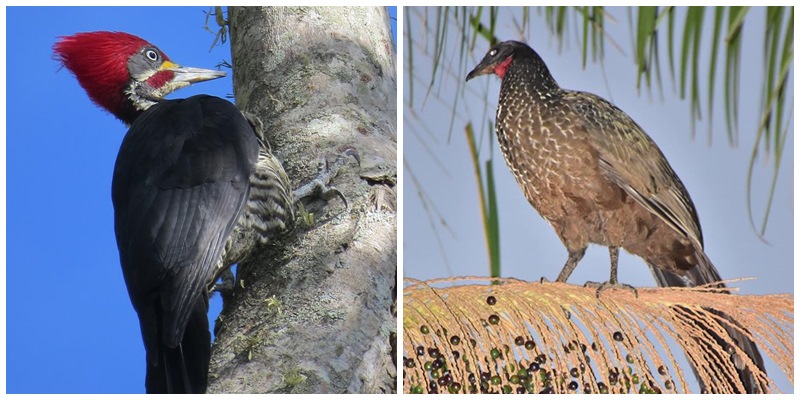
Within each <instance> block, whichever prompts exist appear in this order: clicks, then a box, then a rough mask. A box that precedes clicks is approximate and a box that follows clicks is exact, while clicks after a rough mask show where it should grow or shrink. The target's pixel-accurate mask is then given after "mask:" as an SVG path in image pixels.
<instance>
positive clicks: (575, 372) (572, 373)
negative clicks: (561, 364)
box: [569, 367, 580, 390]
mask: <svg viewBox="0 0 800 400" xmlns="http://www.w3.org/2000/svg"><path fill="white" fill-rule="evenodd" d="M569 375H570V376H571V377H573V378H577V377H578V376H580V374H578V369H577V368H575V367H573V368H572V369H570V370H569ZM575 389H577V388H575ZM575 389H572V390H575Z"/></svg>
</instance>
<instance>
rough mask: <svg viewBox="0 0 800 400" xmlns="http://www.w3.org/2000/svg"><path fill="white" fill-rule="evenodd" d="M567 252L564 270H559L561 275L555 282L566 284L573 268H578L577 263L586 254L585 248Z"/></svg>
mask: <svg viewBox="0 0 800 400" xmlns="http://www.w3.org/2000/svg"><path fill="white" fill-rule="evenodd" d="M567 251H568V252H569V255H568V256H567V262H566V263H565V264H564V268H561V273H559V274H558V278H556V282H566V281H567V279H569V276H570V275H572V271H574V270H575V267H577V266H578V263H579V262H580V261H581V259H582V258H583V255H584V254H586V247H584V248H582V249H578V250H567ZM542 280H544V279H542Z"/></svg>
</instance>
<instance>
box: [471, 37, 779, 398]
mask: <svg viewBox="0 0 800 400" xmlns="http://www.w3.org/2000/svg"><path fill="white" fill-rule="evenodd" d="M490 73H494V74H496V75H498V76H499V77H500V78H501V79H502V84H501V87H500V100H499V102H498V108H497V129H496V132H497V138H498V141H499V143H500V148H501V150H502V152H503V156H504V158H505V160H506V162H507V164H508V166H509V167H510V169H511V171H512V173H513V174H514V177H515V178H516V180H517V183H519V185H520V187H521V189H522V191H523V193H524V195H525V197H526V198H527V199H528V201H529V202H530V203H531V205H532V206H533V207H534V208H535V209H536V210H537V211H538V212H539V214H541V215H542V217H544V218H545V219H546V220H547V221H548V222H549V223H550V225H551V226H552V227H553V229H554V230H555V231H556V233H557V234H558V235H559V238H560V239H561V241H562V242H563V243H564V245H565V247H566V248H567V251H568V253H569V256H568V259H567V262H566V263H565V265H564V268H563V269H562V271H561V273H560V274H559V276H558V279H557V280H558V281H561V282H565V281H566V280H567V279H568V278H569V276H570V274H571V273H572V271H573V270H574V269H575V267H576V266H577V264H578V262H579V261H580V260H581V258H582V257H583V255H584V253H585V251H586V248H587V246H588V245H589V243H596V244H600V245H603V246H607V247H609V250H610V254H611V279H610V281H609V282H611V283H617V282H616V279H617V256H618V252H619V248H624V249H626V250H627V251H629V252H630V253H632V254H635V255H638V256H640V257H642V258H643V259H644V260H645V261H646V262H647V264H648V265H649V266H650V269H651V271H652V272H653V275H654V276H655V278H656V281H657V282H658V284H659V286H696V285H704V284H709V283H713V282H718V281H719V280H721V278H720V275H719V273H718V272H717V270H716V268H715V267H714V265H713V264H712V263H711V261H710V260H709V259H708V256H707V255H706V254H705V251H704V250H703V235H702V232H701V229H700V222H699V220H698V217H697V212H696V211H695V207H694V205H693V203H692V200H691V198H690V197H689V193H688V192H687V190H686V188H685V187H684V185H683V183H682V182H681V181H680V179H679V178H678V176H677V175H676V174H675V172H674V171H673V169H672V168H671V167H670V165H669V163H668V162H667V160H666V158H665V157H664V155H663V154H662V153H661V151H660V150H659V148H658V146H656V144H655V143H654V142H653V140H652V139H651V138H650V137H649V136H648V135H647V134H646V133H645V132H644V130H642V128H641V127H639V125H637V124H636V122H634V121H633V120H632V119H631V118H630V117H629V116H628V115H626V114H625V113H624V112H623V111H622V110H620V109H619V108H617V107H615V106H614V105H613V104H611V103H609V102H608V101H606V100H604V99H602V98H600V97H598V96H595V95H593V94H591V93H585V92H578V91H572V90H565V89H562V88H561V87H559V86H558V84H557V83H556V81H555V79H553V77H552V75H551V74H550V71H549V70H548V68H547V66H546V65H545V63H544V61H543V60H542V59H541V57H539V55H538V54H536V52H535V51H533V49H531V48H530V47H528V46H527V45H526V44H524V43H520V42H515V41H508V42H503V43H499V44H497V45H495V46H493V47H492V48H491V49H490V50H489V52H488V53H487V54H486V56H485V57H484V58H483V60H482V61H481V62H480V63H479V64H478V65H477V66H476V67H475V69H473V70H472V71H471V72H470V73H469V74H468V75H467V80H470V79H471V78H473V77H475V76H478V75H484V74H490ZM719 286H720V287H724V285H723V284H719ZM723 317H724V316H723ZM728 333H729V334H730V336H731V337H732V338H733V339H734V340H735V341H736V344H738V346H739V347H740V348H741V349H742V350H743V351H744V353H745V354H746V355H747V356H749V357H750V359H751V360H752V361H753V363H754V364H755V365H756V366H757V367H758V368H760V369H761V370H763V368H764V366H763V360H762V359H761V355H760V353H759V352H758V349H757V348H756V346H755V344H754V343H753V342H752V341H751V340H749V339H748V338H747V337H746V336H744V335H742V334H741V333H740V332H738V331H736V330H733V329H729V330H728ZM712 335H713V333H712ZM714 337H715V338H717V339H718V341H719V342H720V344H722V345H723V348H725V349H726V350H727V348H728V347H730V346H731V344H730V343H729V342H730V340H727V341H726V340H722V339H721V338H718V337H717V336H716V335H714ZM737 368H740V370H739V372H740V377H741V382H739V385H740V387H742V388H744V391H746V392H748V393H753V392H761V391H763V390H764V388H763V387H762V386H761V385H760V384H759V383H758V382H757V381H756V379H755V378H754V377H753V375H752V373H751V372H750V370H749V369H748V368H744V367H743V366H742V363H741V362H739V363H737ZM734 386H736V385H734Z"/></svg>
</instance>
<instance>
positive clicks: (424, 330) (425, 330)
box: [419, 325, 431, 335]
mask: <svg viewBox="0 0 800 400" xmlns="http://www.w3.org/2000/svg"><path fill="white" fill-rule="evenodd" d="M419 331H420V332H422V334H423V335H427V334H429V333H430V332H431V330H430V329H428V326H427V325H422V326H420V327H419Z"/></svg>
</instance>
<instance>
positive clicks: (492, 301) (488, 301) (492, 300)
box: [486, 296, 497, 306]
mask: <svg viewBox="0 0 800 400" xmlns="http://www.w3.org/2000/svg"><path fill="white" fill-rule="evenodd" d="M496 303H497V299H496V298H495V297H494V296H489V297H487V298H486V304H488V305H490V306H493V305H495V304H496Z"/></svg>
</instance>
